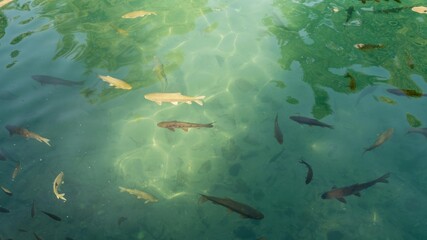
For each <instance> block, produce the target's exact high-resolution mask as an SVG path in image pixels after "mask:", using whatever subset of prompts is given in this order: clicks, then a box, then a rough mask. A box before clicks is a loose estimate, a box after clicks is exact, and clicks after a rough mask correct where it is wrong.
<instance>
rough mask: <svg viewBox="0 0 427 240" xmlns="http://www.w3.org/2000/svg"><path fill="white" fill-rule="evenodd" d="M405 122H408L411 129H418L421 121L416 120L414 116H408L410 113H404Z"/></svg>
mask: <svg viewBox="0 0 427 240" xmlns="http://www.w3.org/2000/svg"><path fill="white" fill-rule="evenodd" d="M406 121H408V123H409V125H411V127H414V128H416V127H419V126H421V121H420V120H418V119H417V118H416V117H415V116H414V115H412V114H410V113H406Z"/></svg>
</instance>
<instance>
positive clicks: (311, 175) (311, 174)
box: [299, 159, 313, 184]
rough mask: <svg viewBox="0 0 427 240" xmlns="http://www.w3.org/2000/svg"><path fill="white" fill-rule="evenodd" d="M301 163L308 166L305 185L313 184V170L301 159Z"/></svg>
mask: <svg viewBox="0 0 427 240" xmlns="http://www.w3.org/2000/svg"><path fill="white" fill-rule="evenodd" d="M299 162H300V163H302V164H304V165H306V166H307V168H308V172H307V176H306V177H305V184H309V183H310V182H311V180H312V179H313V169H311V166H310V164H308V163H307V162H306V161H304V160H303V159H301V160H300V161H299Z"/></svg>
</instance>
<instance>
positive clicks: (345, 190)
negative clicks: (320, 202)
mask: <svg viewBox="0 0 427 240" xmlns="http://www.w3.org/2000/svg"><path fill="white" fill-rule="evenodd" d="M388 177H390V173H386V174H384V175H383V176H381V177H379V178H377V179H375V180H372V181H369V182H366V183H361V184H358V183H356V184H353V185H351V186H347V187H342V188H336V187H332V189H331V190H330V191H328V192H325V193H323V194H322V196H321V198H322V199H333V198H335V199H337V200H338V201H340V202H342V203H347V201H346V200H345V198H344V197H346V196H350V195H356V196H358V197H360V196H361V195H360V191H362V190H364V189H367V188H369V187H371V186H373V185H375V184H376V183H379V182H381V183H388V180H387V178H388Z"/></svg>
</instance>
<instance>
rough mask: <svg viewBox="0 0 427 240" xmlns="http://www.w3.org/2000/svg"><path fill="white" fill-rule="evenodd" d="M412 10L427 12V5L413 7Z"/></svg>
mask: <svg viewBox="0 0 427 240" xmlns="http://www.w3.org/2000/svg"><path fill="white" fill-rule="evenodd" d="M411 10H412V11H414V12H417V13H421V14H427V7H423V6H418V7H413V8H411Z"/></svg>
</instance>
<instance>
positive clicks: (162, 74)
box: [153, 56, 168, 90]
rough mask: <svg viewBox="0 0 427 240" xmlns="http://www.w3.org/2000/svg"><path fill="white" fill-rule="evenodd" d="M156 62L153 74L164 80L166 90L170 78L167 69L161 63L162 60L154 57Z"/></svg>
mask: <svg viewBox="0 0 427 240" xmlns="http://www.w3.org/2000/svg"><path fill="white" fill-rule="evenodd" d="M154 61H155V62H156V63H155V65H154V68H153V72H155V73H156V76H157V79H159V80H163V81H164V82H165V88H164V89H165V90H166V88H167V86H168V78H167V77H166V73H165V69H164V67H163V64H162V63H161V62H160V59H159V58H158V57H156V56H154Z"/></svg>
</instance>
